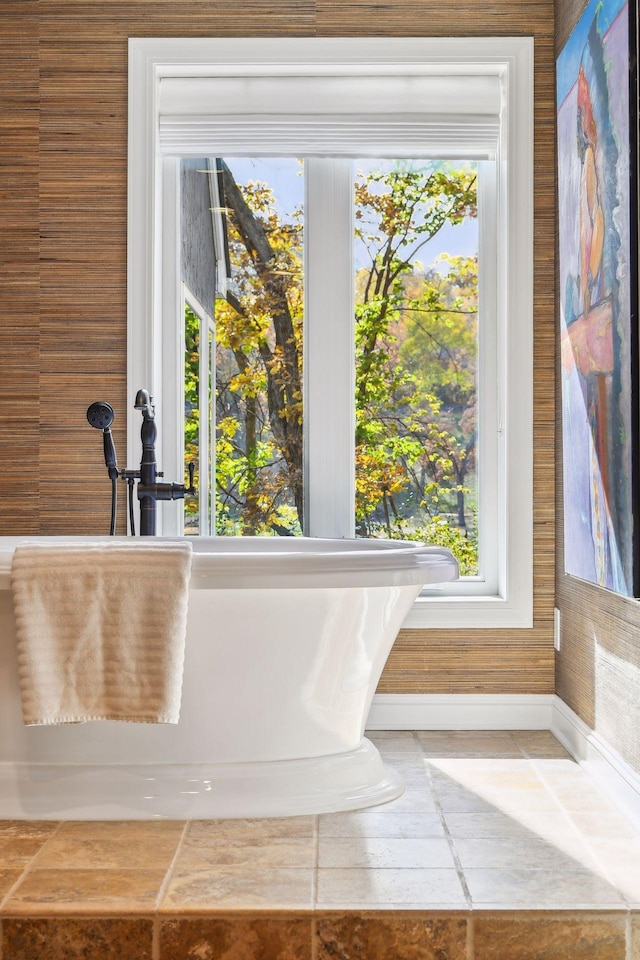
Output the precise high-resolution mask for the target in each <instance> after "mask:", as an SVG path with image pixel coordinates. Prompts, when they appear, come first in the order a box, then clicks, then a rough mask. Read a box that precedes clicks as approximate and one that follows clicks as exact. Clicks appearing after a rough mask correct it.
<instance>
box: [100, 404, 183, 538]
mask: <svg viewBox="0 0 640 960" xmlns="http://www.w3.org/2000/svg"><path fill="white" fill-rule="evenodd" d="M107 408H108V409H107ZM135 409H136V410H139V411H140V413H141V414H142V429H141V431H140V439H141V441H142V460H141V461H140V469H139V470H120V471H119V470H118V467H117V462H116V455H115V449H114V448H113V440H112V439H111V430H110V427H111V423H112V422H113V418H114V413H113V408H112V407H111V406H110V405H109V404H108V403H104V402H98V403H92V404H91V406H90V407H89V409H88V410H87V420H88V421H89V423H90V424H91V426H92V427H97V428H99V429H102V430H103V433H104V448H105V464H106V466H107V469H108V471H109V477H110V479H111V482H112V491H113V492H112V497H111V528H110V533H111V535H112V536H113V534H114V533H115V513H116V493H115V483H116V479H117V477H118V476H119V477H121V479H123V480H126V482H127V485H128V487H129V526H130V528H131V534H132V535H134V534H135V527H134V519H133V487H134V485H135V482H136V480H137V481H138V486H137V496H138V500H139V501H140V536H141V537H153V536H155V533H156V508H157V502H158V500H183V499H184V497H185V496H195V494H196V490H195V488H194V485H193V476H194V470H195V464H194V463H193V462H191V463H190V464H189V486H188V487H187V486H185V484H183V483H167V482H160V483H159V482H158V477H162V476H163V474H162V473H159V472H158V464H157V462H156V438H157V435H158V431H157V428H156V421H155V408H154V406H153V398H152V397H150V396H149V392H148V390H138V392H137V394H136V402H135ZM107 421H108V423H107ZM107 454H109V455H107Z"/></svg>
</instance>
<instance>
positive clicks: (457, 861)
mask: <svg viewBox="0 0 640 960" xmlns="http://www.w3.org/2000/svg"><path fill="white" fill-rule="evenodd" d="M413 736H414V737H415V740H416V742H417V744H418V748H419V750H420V756H421V757H422V760H423V761H424V764H425V768H426V772H427V776H428V778H429V789H430V790H431V795H432V797H433V802H434V804H435V806H436V809H437V811H438V815H439V817H440V821H441V823H442V829H443V831H444V835H445V839H446V841H447V843H448V845H449V850H450V852H451V857H452V859H453V863H454V866H455V868H456V873H457V875H458V880H459V881H460V886H461V887H462V892H463V894H464V898H465V901H466V905H467V910H469V911H470V910H471V909H472V907H473V905H472V902H471V892H470V890H469V887H468V886H467V879H466V877H465V875H464V870H463V869H462V864H461V863H460V858H459V857H458V852H457V850H456V848H455V846H454V843H453V837H452V836H451V834H450V832H449V827H448V826H447V821H446V819H445V816H444V810H443V807H442V803H441V802H440V797H439V796H438V793H437V791H436V790H435V788H434V786H433V779H432V776H431V767H430V764H429V758H428V757H427V756H425V753H424V750H423V748H422V744H421V742H420V740H419V739H418V737H417V735H416V732H415V731H413ZM467 930H468V921H467ZM467 936H468V934H467Z"/></svg>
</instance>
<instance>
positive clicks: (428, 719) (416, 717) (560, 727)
mask: <svg viewBox="0 0 640 960" xmlns="http://www.w3.org/2000/svg"><path fill="white" fill-rule="evenodd" d="M367 730H371V731H374V730H551V732H552V733H553V734H554V736H556V737H557V739H558V740H559V741H560V743H561V744H562V745H563V746H564V747H566V749H567V750H568V751H569V753H570V754H571V756H572V757H574V758H575V759H576V760H577V761H578V763H580V765H581V766H582V767H583V768H584V770H585V773H587V774H588V775H589V776H590V777H591V779H592V780H593V781H594V782H595V783H596V785H597V786H598V787H599V788H600V789H601V790H602V792H603V793H604V794H605V796H606V797H607V798H608V799H609V800H610V802H611V803H613V804H614V805H615V806H616V807H617V808H618V809H619V810H620V812H621V813H622V814H623V815H624V816H625V817H626V818H627V820H628V821H630V822H631V823H632V825H633V826H634V827H635V828H636V829H637V830H638V831H639V832H640V774H639V773H637V772H636V771H635V770H634V769H633V768H632V767H631V766H629V764H628V763H627V762H626V761H625V760H624V759H623V758H622V757H621V756H620V754H619V753H617V751H616V750H614V749H613V748H612V747H611V746H609V744H608V743H607V742H606V741H605V740H603V739H602V737H601V736H600V735H599V734H597V733H596V732H595V731H594V730H592V729H591V728H590V727H589V726H588V725H587V724H586V723H584V721H583V720H581V719H580V717H579V716H578V715H577V714H576V713H574V711H573V710H572V709H571V708H570V707H568V706H567V704H566V703H565V702H564V701H563V700H561V699H560V697H558V696H556V695H555V694H548V695H545V694H540V695H534V694H532V695H526V694H524V695H520V694H496V695H492V694H407V693H405V694H388V693H379V694H376V695H375V696H374V698H373V703H372V704H371V710H370V712H369V718H368V721H367Z"/></svg>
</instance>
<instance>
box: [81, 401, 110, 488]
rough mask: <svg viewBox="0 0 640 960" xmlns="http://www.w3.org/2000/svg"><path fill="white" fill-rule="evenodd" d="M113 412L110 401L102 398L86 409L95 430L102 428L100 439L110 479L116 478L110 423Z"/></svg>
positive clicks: (88, 418)
mask: <svg viewBox="0 0 640 960" xmlns="http://www.w3.org/2000/svg"><path fill="white" fill-rule="evenodd" d="M114 417H115V413H114V412H113V407H112V406H111V404H110V403H105V402H104V401H102V400H98V401H96V403H92V404H91V406H90V407H89V409H88V410H87V420H88V421H89V423H90V424H91V426H92V427H95V428H96V430H102V440H103V444H104V462H105V465H106V468H107V470H108V472H109V478H110V479H111V480H117V479H118V461H117V459H116V448H115V446H114V445H113V436H112V435H111V424H112V423H113V420H114Z"/></svg>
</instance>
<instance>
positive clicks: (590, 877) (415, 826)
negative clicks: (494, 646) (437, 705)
mask: <svg viewBox="0 0 640 960" xmlns="http://www.w3.org/2000/svg"><path fill="white" fill-rule="evenodd" d="M372 739H375V741H376V743H377V745H378V747H379V748H380V750H381V752H382V753H383V756H384V757H385V758H386V759H387V761H388V762H389V764H390V765H391V766H394V767H395V768H397V769H398V770H399V771H401V773H402V775H403V777H404V778H405V782H406V792H405V794H404V795H403V796H402V797H400V798H399V799H398V800H396V801H393V802H391V803H388V804H385V805H383V806H378V807H373V808H369V809H367V810H361V811H354V812H350V813H337V814H324V815H321V816H317V817H314V816H308V817H294V818H282V819H265V820H218V821H192V822H180V821H152V822H145V821H133V822H131V821H127V822H120V823H118V822H91V821H83V822H60V823H53V822H49V821H46V822H37V821H5V822H0V922H1V924H2V941H1V942H2V947H1V948H0V958H1V960H54V958H55V960H59V958H60V960H76V958H77V960H80V958H85V957H90V958H91V960H134V958H135V960H330V958H331V960H525V958H526V960H640V919H639V917H640V837H638V835H637V834H636V833H635V832H634V830H633V829H632V828H631V827H630V826H629V825H628V824H627V823H626V821H625V820H624V819H623V818H622V817H621V816H620V814H619V813H618V812H617V811H616V810H615V809H613V808H612V807H611V805H610V804H609V803H608V801H607V800H606V798H604V797H603V796H602V795H601V794H600V793H599V792H598V791H597V790H596V788H595V787H594V786H593V784H592V783H591V781H589V780H588V779H587V777H586V775H585V773H584V772H583V771H582V769H581V768H580V767H579V766H578V765H577V764H576V763H574V762H573V760H571V758H570V757H569V756H568V754H567V753H566V752H565V751H564V750H563V748H562V747H561V746H560V744H558V742H557V741H556V740H555V739H554V738H553V737H552V736H551V735H550V734H548V733H545V732H536V731H533V732H532V731H525V732H514V733H509V732H505V731H499V732H497V733H495V734H492V733H490V732H473V733H469V734H465V733H464V732H462V731H455V732H454V733H446V732H440V731H435V732H433V733H432V732H425V731H421V732H419V733H416V734H412V733H399V732H389V733H384V732H383V733H378V732H376V733H375V734H373V735H372Z"/></svg>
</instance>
